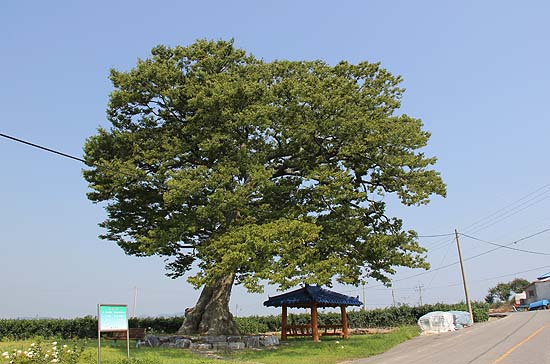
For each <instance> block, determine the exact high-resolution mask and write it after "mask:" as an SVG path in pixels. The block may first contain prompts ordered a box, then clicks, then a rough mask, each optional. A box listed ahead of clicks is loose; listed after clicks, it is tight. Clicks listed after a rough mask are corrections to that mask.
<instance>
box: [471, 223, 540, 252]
mask: <svg viewBox="0 0 550 364" xmlns="http://www.w3.org/2000/svg"><path fill="white" fill-rule="evenodd" d="M547 231H550V229H545V230H543V231H539V232H538V233H535V234H533V235H530V236H528V237H526V238H530V237H533V236H536V235H540V234H542V233H545V232H547ZM460 235H462V236H464V237H466V238H470V239H474V240H477V241H481V242H482V243H486V244H491V245H495V246H498V247H501V248H505V249H510V250H515V251H519V252H523V253H530V254H538V255H550V253H544V252H537V251H533V250H525V249H519V248H513V247H511V246H510V245H512V244H516V243H517V242H518V241H521V240H525V239H526V238H523V239H521V240H517V241H514V242H512V243H510V244H506V245H503V244H498V243H494V242H491V241H487V240H483V239H479V238H476V237H474V236H470V235H467V234H463V233H460Z"/></svg>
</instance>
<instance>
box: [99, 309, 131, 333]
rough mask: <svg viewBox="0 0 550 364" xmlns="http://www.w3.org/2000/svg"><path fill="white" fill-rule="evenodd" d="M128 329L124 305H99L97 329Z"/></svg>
mask: <svg viewBox="0 0 550 364" xmlns="http://www.w3.org/2000/svg"><path fill="white" fill-rule="evenodd" d="M126 330H128V307H127V306H126V305H99V331H100V332H101V331H126Z"/></svg>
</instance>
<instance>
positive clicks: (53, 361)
mask: <svg viewBox="0 0 550 364" xmlns="http://www.w3.org/2000/svg"><path fill="white" fill-rule="evenodd" d="M58 362H59V359H52V361H51V362H50V363H58Z"/></svg>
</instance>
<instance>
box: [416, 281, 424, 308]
mask: <svg viewBox="0 0 550 364" xmlns="http://www.w3.org/2000/svg"><path fill="white" fill-rule="evenodd" d="M422 288H424V285H423V284H421V283H420V282H418V287H417V288H416V290H417V291H418V295H419V301H420V306H422V305H423V303H422Z"/></svg>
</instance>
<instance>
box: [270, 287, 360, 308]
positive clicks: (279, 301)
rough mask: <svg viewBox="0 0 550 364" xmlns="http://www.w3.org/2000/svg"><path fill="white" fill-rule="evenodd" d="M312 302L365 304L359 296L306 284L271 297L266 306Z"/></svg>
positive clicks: (331, 305) (330, 304)
mask: <svg viewBox="0 0 550 364" xmlns="http://www.w3.org/2000/svg"><path fill="white" fill-rule="evenodd" d="M312 303H317V306H318V307H335V306H342V305H345V306H361V305H362V304H363V303H362V302H361V301H359V299H358V298H357V297H350V296H346V295H343V294H341V293H337V292H333V291H329V290H328V289H324V288H321V287H319V286H310V285H307V284H306V286H305V287H302V288H300V289H297V290H295V291H291V292H287V293H283V294H281V295H278V296H273V297H269V299H268V300H267V301H265V302H264V306H273V307H281V306H289V307H309V306H310V305H311V304H312Z"/></svg>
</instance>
